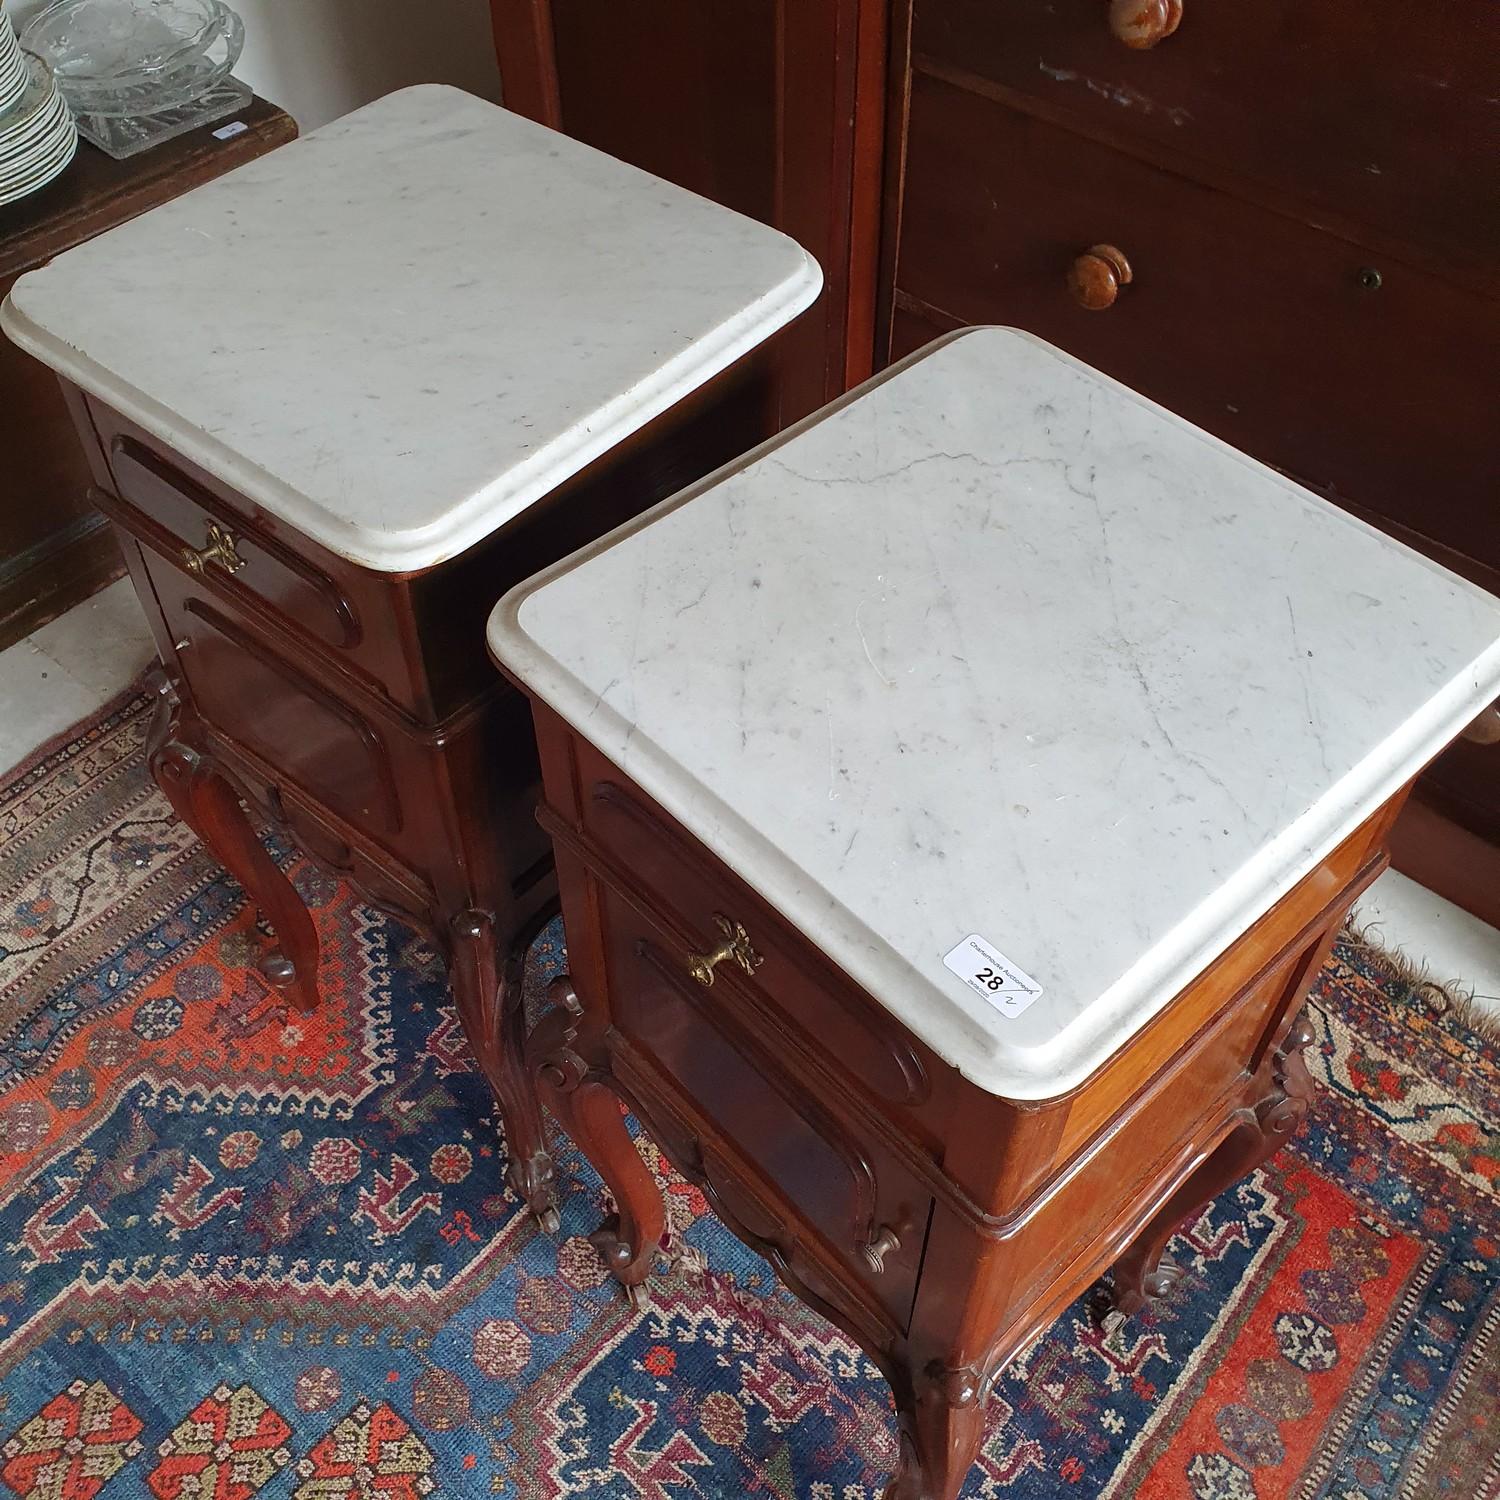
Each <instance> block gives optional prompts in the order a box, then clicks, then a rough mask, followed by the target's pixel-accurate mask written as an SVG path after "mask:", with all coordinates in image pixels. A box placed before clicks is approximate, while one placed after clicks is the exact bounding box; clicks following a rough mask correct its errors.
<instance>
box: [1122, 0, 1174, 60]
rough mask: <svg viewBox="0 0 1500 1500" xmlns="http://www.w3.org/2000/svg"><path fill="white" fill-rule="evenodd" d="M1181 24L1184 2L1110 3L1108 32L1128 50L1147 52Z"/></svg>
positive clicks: (1141, 0)
mask: <svg viewBox="0 0 1500 1500" xmlns="http://www.w3.org/2000/svg"><path fill="white" fill-rule="evenodd" d="M1181 24H1182V0H1109V29H1110V30H1111V31H1112V32H1114V34H1115V36H1116V37H1117V38H1118V39H1119V40H1120V41H1122V42H1124V43H1125V45H1126V46H1127V47H1134V48H1135V49H1136V50H1137V51H1144V50H1145V49H1146V48H1148V47H1154V46H1155V45H1156V44H1157V43H1158V42H1159V41H1161V40H1162V39H1163V38H1164V37H1169V36H1171V35H1172V33H1173V32H1174V31H1176V30H1177V28H1178V27H1179V26H1180V25H1181Z"/></svg>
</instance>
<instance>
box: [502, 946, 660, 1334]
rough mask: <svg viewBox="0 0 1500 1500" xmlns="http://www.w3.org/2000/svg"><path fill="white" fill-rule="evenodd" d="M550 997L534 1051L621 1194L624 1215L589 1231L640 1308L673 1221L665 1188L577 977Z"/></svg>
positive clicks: (580, 1138) (559, 1104)
mask: <svg viewBox="0 0 1500 1500" xmlns="http://www.w3.org/2000/svg"><path fill="white" fill-rule="evenodd" d="M547 997H548V999H549V1000H550V1001H551V1002H552V1004H553V1006H554V1007H555V1008H554V1009H553V1010H552V1011H551V1012H550V1013H549V1014H548V1015H546V1016H544V1017H543V1018H542V1019H541V1020H540V1021H539V1022H538V1023H537V1027H536V1030H535V1031H533V1032H532V1034H531V1039H530V1042H529V1048H528V1050H529V1052H530V1055H531V1057H532V1058H533V1059H534V1060H535V1063H536V1069H537V1078H538V1080H539V1081H540V1083H541V1086H542V1090H543V1095H544V1097H545V1099H546V1101H547V1107H548V1108H549V1109H551V1110H552V1112H553V1113H554V1114H555V1115H556V1116H557V1117H558V1119H559V1120H561V1121H562V1123H563V1127H564V1129H566V1130H567V1132H568V1134H569V1135H570V1136H572V1138H573V1140H574V1142H575V1143H576V1144H577V1146H578V1148H579V1150H581V1151H582V1152H583V1154H584V1155H585V1156H586V1157H588V1159H589V1160H590V1161H591V1162H592V1163H593V1164H594V1167H595V1169H596V1170H597V1171H598V1173H599V1175H600V1176H601V1177H602V1178H603V1179H604V1182H605V1186H606V1187H608V1188H609V1190H610V1192H611V1193H613V1194H614V1199H615V1203H616V1205H617V1206H618V1210H619V1212H618V1214H617V1216H616V1217H615V1218H613V1219H611V1220H608V1221H606V1223H605V1224H604V1225H603V1226H602V1227H601V1228H599V1229H598V1230H596V1231H595V1232H594V1233H593V1234H591V1235H590V1236H589V1238H590V1240H591V1241H592V1242H593V1244H594V1245H595V1247H596V1248H597V1249H598V1251H599V1253H600V1255H601V1256H603V1258H604V1263H605V1265H607V1266H608V1267H609V1269H610V1271H612V1272H613V1273H614V1276H615V1278H616V1279H617V1280H618V1281H619V1282H620V1283H621V1285H623V1286H624V1288H625V1290H626V1292H627V1293H628V1294H629V1295H630V1299H631V1301H632V1302H634V1303H635V1304H636V1306H638V1307H639V1306H642V1305H643V1304H644V1301H645V1281H646V1278H647V1276H649V1275H650V1274H651V1269H652V1266H653V1265H654V1264H655V1261H656V1256H657V1252H658V1251H659V1250H660V1248H661V1242H662V1236H663V1234H664V1233H665V1232H666V1227H667V1216H666V1206H665V1205H664V1204H663V1202H662V1197H661V1189H660V1188H658V1187H657V1185H656V1179H655V1178H654V1177H653V1176H652V1175H651V1172H650V1169H649V1168H648V1167H647V1166H646V1163H645V1162H644V1161H642V1160H641V1154H640V1152H639V1151H637V1150H636V1148H635V1142H634V1141H633V1140H631V1138H630V1132H629V1131H628V1130H627V1129H626V1128H625V1121H624V1119H623V1118H622V1116H621V1114H620V1096H619V1095H618V1094H617V1093H616V1092H615V1091H614V1090H613V1089H612V1088H611V1087H610V1086H609V1082H608V1064H609V1060H608V1055H607V1053H606V1052H605V1050H604V1046H603V1040H602V1038H601V1037H599V1036H597V1035H593V1034H591V1033H590V1028H589V1018H588V1017H587V1016H586V1015H585V1012H584V1008H583V1003H582V1002H581V1001H580V1000H579V998H578V995H577V993H576V991H575V990H574V989H573V982H572V980H571V979H570V978H569V977H568V976H567V975H566V974H564V975H561V976H559V977H558V978H557V979H554V980H553V981H552V983H551V985H550V986H548V990H547Z"/></svg>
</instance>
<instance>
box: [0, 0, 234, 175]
mask: <svg viewBox="0 0 1500 1500" xmlns="http://www.w3.org/2000/svg"><path fill="white" fill-rule="evenodd" d="M244 43H245V29H244V24H243V22H242V21H241V20H240V18H239V16H238V15H237V14H236V13H235V12H234V11H233V10H231V9H230V8H229V7H228V6H227V5H225V4H223V3H222V0H55V3H54V4H52V5H50V6H48V7H47V8H46V9H45V10H44V11H42V12H41V13H40V14H39V15H37V16H36V17H35V18H34V19H33V20H32V22H31V23H30V25H28V26H27V28H26V30H25V32H24V33H23V34H22V37H21V44H22V46H23V47H25V48H26V49H27V50H28V51H30V52H34V53H36V54H37V55H38V56H39V57H42V58H43V59H45V60H46V62H47V63H48V64H49V65H50V67H51V68H52V70H53V72H54V74H55V75H56V78H57V86H58V89H59V90H60V91H61V93H62V95H63V97H64V98H65V99H66V100H67V101H68V103H69V104H70V105H71V106H72V108H73V111H74V113H75V114H76V115H77V116H78V128H79V130H80V132H81V133H82V134H83V135H84V136H85V137H86V138H87V139H89V140H91V141H93V142H94V144H95V145H97V146H99V147H100V148H101V149H103V150H104V151H106V152H108V153H109V154H110V155H111V156H115V157H125V156H133V155H134V154H135V153H136V152H137V151H143V150H145V149H146V148H147V147H148V146H152V145H155V144H157V143H158V142H159V141H163V140H166V139H168V138H170V137H171V136H174V135H180V134H181V133H182V132H183V131H185V130H191V129H193V128H194V127H195V126H198V125H204V124H209V123H211V122H212V121H214V120H217V119H222V118H223V117H224V116H226V115H228V114H232V113H233V112H234V111H235V110H237V109H241V108H243V106H244V105H245V104H247V103H248V102H249V101H250V98H251V93H250V90H249V89H248V88H247V87H246V86H245V85H244V84H243V83H241V82H240V81H239V80H238V79H237V78H235V77H233V75H232V73H231V69H232V68H233V67H234V65H235V63H236V62H237V61H238V60H239V56H240V52H241V50H242V49H243V47H244Z"/></svg>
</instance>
